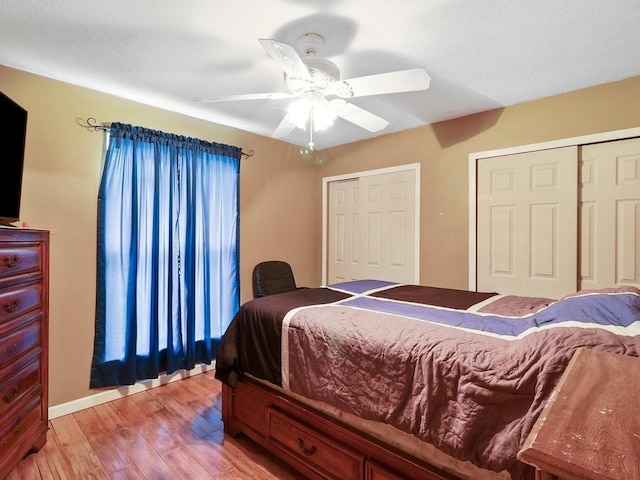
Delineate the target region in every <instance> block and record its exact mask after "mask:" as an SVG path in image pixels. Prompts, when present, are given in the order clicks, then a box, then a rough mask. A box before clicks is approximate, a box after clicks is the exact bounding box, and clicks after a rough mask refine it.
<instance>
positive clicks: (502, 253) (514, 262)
mask: <svg viewBox="0 0 640 480" xmlns="http://www.w3.org/2000/svg"><path fill="white" fill-rule="evenodd" d="M577 162H578V158H577V148H576V147H565V148H558V149H553V150H545V151H537V152H528V153H522V154H515V155H508V156H502V157H493V158H487V159H482V160H479V161H478V170H477V174H478V202H477V205H478V212H477V218H478V230H477V231H478V243H477V245H478V255H477V258H478V268H477V275H478V279H477V285H478V289H479V290H482V291H497V292H499V293H502V294H511V295H528V296H542V297H550V298H559V297H561V296H562V295H565V294H567V293H571V292H574V291H575V289H576V285H577V275H576V272H577V251H578V250H577V246H576V238H577V212H576V201H577Z"/></svg>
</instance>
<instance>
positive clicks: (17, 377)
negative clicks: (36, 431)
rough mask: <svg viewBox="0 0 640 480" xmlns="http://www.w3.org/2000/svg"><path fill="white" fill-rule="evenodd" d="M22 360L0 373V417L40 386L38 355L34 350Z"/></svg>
mask: <svg viewBox="0 0 640 480" xmlns="http://www.w3.org/2000/svg"><path fill="white" fill-rule="evenodd" d="M24 360H26V361H24ZM24 360H22V359H21V361H20V362H16V364H15V365H11V367H10V368H5V369H4V370H2V371H0V416H2V415H3V414H4V413H5V412H6V411H8V410H9V409H10V408H12V407H14V406H15V405H17V404H18V403H20V401H21V400H22V399H23V398H24V396H25V395H26V394H27V393H28V392H31V391H35V390H36V389H37V387H38V386H39V385H40V373H41V372H40V353H39V352H38V351H37V350H34V353H33V354H32V355H29V356H27V357H26V358H25V359H24Z"/></svg>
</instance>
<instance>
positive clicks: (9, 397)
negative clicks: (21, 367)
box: [2, 385, 20, 403]
mask: <svg viewBox="0 0 640 480" xmlns="http://www.w3.org/2000/svg"><path fill="white" fill-rule="evenodd" d="M19 391H20V385H15V386H14V387H13V391H12V394H11V393H5V395H4V397H2V401H3V402H4V403H10V402H11V401H12V400H14V399H15V398H16V397H17V396H18V392H19Z"/></svg>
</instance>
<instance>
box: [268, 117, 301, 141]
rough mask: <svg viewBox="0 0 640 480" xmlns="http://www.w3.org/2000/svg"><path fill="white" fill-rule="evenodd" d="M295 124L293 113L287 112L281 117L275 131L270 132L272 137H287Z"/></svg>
mask: <svg viewBox="0 0 640 480" xmlns="http://www.w3.org/2000/svg"><path fill="white" fill-rule="evenodd" d="M295 126H296V124H295V122H294V121H293V115H292V114H291V113H287V114H286V115H285V117H284V118H283V119H282V121H281V122H280V124H279V125H278V126H277V127H276V129H275V131H274V132H273V133H272V134H271V137H272V138H284V137H287V136H289V135H290V134H291V132H293V129H294V128H295Z"/></svg>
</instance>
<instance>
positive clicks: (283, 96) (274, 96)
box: [193, 92, 295, 102]
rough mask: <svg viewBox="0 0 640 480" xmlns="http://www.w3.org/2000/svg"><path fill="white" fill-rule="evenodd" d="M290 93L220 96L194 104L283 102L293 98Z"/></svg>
mask: <svg viewBox="0 0 640 480" xmlns="http://www.w3.org/2000/svg"><path fill="white" fill-rule="evenodd" d="M293 97H295V95H292V94H290V93H284V92H282V93H247V94H245V95H221V96H219V97H209V98H194V99H193V100H194V101H196V102H231V101H235V100H284V99H287V98H293Z"/></svg>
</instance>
